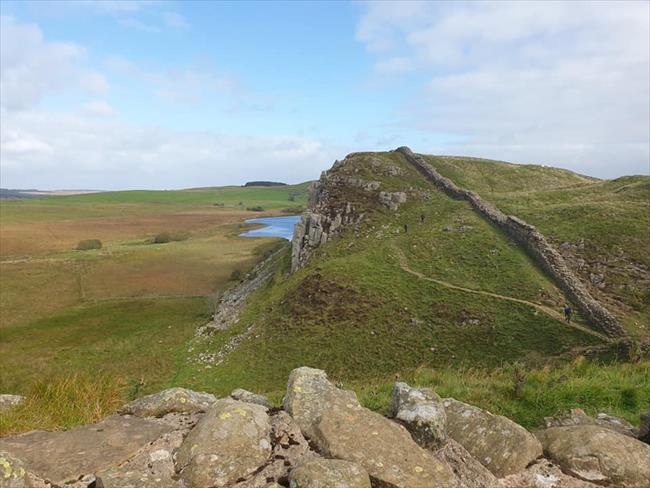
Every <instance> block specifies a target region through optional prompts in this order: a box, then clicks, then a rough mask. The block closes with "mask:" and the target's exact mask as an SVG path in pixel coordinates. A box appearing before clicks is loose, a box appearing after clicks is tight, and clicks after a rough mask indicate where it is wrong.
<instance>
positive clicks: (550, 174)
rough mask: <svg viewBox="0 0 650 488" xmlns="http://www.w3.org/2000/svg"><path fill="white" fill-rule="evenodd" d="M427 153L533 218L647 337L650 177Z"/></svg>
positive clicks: (463, 180) (448, 171) (634, 330)
mask: <svg viewBox="0 0 650 488" xmlns="http://www.w3.org/2000/svg"><path fill="white" fill-rule="evenodd" d="M428 161H429V163H430V164H432V165H433V166H434V167H435V168H436V169H437V170H438V171H439V172H440V173H441V174H443V175H444V176H447V177H448V178H450V179H452V180H453V181H454V182H455V183H457V184H459V185H462V186H464V187H466V188H470V189H472V190H474V191H477V192H478V193H479V194H481V195H482V196H483V197H484V198H486V199H488V200H490V201H492V202H494V203H496V204H497V205H498V206H499V207H500V208H501V209H502V210H503V211H504V212H507V213H510V214H514V215H517V216H518V217H520V218H523V219H524V220H526V221H527V222H529V223H531V224H533V225H535V226H537V227H538V228H539V230H540V231H541V232H542V233H543V234H544V235H546V236H547V237H548V238H550V239H551V241H553V242H554V243H555V244H556V246H557V247H558V248H560V249H561V251H562V252H563V254H564V255H565V257H566V258H567V260H568V263H569V265H570V266H571V267H572V268H573V269H574V271H575V272H577V273H578V274H579V275H580V276H581V277H582V279H583V281H584V282H585V283H587V284H589V285H590V291H591V292H592V293H593V294H594V295H595V296H597V297H598V299H600V300H602V301H603V302H604V303H605V304H606V305H607V307H608V308H610V309H612V311H613V312H615V313H616V314H617V316H618V317H619V319H620V320H622V321H623V322H624V324H625V325H626V326H627V328H628V331H629V332H630V333H631V334H633V335H636V336H641V337H646V338H648V337H650V251H649V249H650V177H648V176H626V177H622V178H618V179H615V180H606V181H603V180H595V179H591V178H586V177H583V176H580V175H577V174H575V173H572V172H570V171H566V170H561V169H556V168H549V167H543V166H535V165H522V166H518V165H511V164H508V163H502V162H498V161H489V160H481V159H474V158H448V157H436V156H429V157H428ZM592 275H593V276H592ZM598 275H600V276H602V281H601V280H600V278H599V276H598ZM592 280H593V281H592Z"/></svg>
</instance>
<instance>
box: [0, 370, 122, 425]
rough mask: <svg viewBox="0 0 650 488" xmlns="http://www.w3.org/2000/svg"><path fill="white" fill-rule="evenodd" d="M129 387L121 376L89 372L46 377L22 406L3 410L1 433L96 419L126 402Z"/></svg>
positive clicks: (0, 418) (31, 390)
mask: <svg viewBox="0 0 650 488" xmlns="http://www.w3.org/2000/svg"><path fill="white" fill-rule="evenodd" d="M125 386H126V384H125V382H124V381H123V380H122V379H120V378H118V377H115V376H110V375H106V374H100V375H97V374H91V373H89V372H84V373H76V374H74V375H71V376H58V377H50V378H46V379H42V380H40V381H37V382H35V383H34V384H32V386H31V387H30V388H29V390H28V391H27V394H26V400H25V402H24V403H23V404H22V405H20V406H18V407H16V408H13V409H11V410H9V411H7V412H4V413H0V436H2V435H7V434H11V433H15V432H25V431H29V430H36V429H38V430H62V429H67V428H70V427H73V426H75V425H79V424H89V423H93V422H96V421H98V420H100V419H101V418H103V417H106V416H107V415H110V414H111V413H113V412H115V411H116V410H117V408H118V407H120V406H121V405H122V404H124V403H125V400H126V388H125Z"/></svg>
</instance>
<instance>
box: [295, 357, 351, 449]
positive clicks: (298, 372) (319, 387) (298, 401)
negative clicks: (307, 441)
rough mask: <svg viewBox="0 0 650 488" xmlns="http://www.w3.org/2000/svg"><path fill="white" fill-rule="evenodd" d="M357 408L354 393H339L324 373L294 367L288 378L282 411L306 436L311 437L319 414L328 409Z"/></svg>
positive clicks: (318, 419) (317, 370) (319, 416)
mask: <svg viewBox="0 0 650 488" xmlns="http://www.w3.org/2000/svg"><path fill="white" fill-rule="evenodd" d="M348 405H350V406H357V405H359V401H358V400H357V396H356V395H355V394H354V392H351V391H345V390H340V389H338V388H336V387H335V386H334V385H333V384H332V383H330V382H329V380H328V379H327V374H326V373H325V371H323V370H320V369H314V368H307V367H302V368H297V369H294V370H293V371H292V372H291V374H290V375H289V382H288V384H287V394H286V396H285V397H284V409H285V411H286V412H287V413H288V414H289V415H291V416H292V417H293V419H294V420H295V421H296V423H297V424H298V426H299V427H300V429H301V430H302V432H303V433H304V434H305V435H306V436H307V437H310V438H311V437H314V435H315V433H316V432H315V427H316V425H317V424H318V422H319V421H320V418H321V415H322V414H323V413H324V412H326V411H329V410H340V409H342V408H345V407H347V406H348Z"/></svg>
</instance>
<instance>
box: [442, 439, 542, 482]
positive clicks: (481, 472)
mask: <svg viewBox="0 0 650 488" xmlns="http://www.w3.org/2000/svg"><path fill="white" fill-rule="evenodd" d="M436 457H437V458H438V459H440V460H442V461H444V462H446V463H447V464H449V466H450V467H451V469H452V471H453V472H454V474H455V475H456V477H457V478H458V483H459V488H494V487H496V486H498V484H497V481H498V480H497V477H496V476H494V475H493V474H492V472H491V471H490V470H489V469H487V468H486V467H485V466H483V465H482V464H481V463H479V462H478V461H477V460H476V459H474V458H473V457H472V456H471V455H470V453H469V452H467V449H465V448H464V447H463V446H461V445H460V444H459V443H458V442H456V441H455V440H453V439H448V440H447V442H445V445H444V446H443V447H442V449H440V450H439V451H438V452H437V453H436ZM545 488H546V487H545Z"/></svg>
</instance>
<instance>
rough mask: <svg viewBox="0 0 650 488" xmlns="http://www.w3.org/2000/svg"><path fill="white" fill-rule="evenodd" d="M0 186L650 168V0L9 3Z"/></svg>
mask: <svg viewBox="0 0 650 488" xmlns="http://www.w3.org/2000/svg"><path fill="white" fill-rule="evenodd" d="M0 14H1V25H0V35H1V39H0V48H1V57H0V61H1V69H0V177H1V185H2V187H5V188H38V189H48V190H53V189H105V190H111V189H132V188H168V189H172V188H189V187H202V186H218V185H227V184H243V183H245V182H246V181H250V180H265V179H268V180H274V181H284V182H287V183H296V182H301V181H305V180H311V179H317V178H318V177H319V175H320V173H321V171H324V170H326V169H328V168H329V167H330V166H331V165H332V163H333V162H334V161H335V160H336V159H342V158H343V157H345V155H346V154H348V153H350V152H354V151H384V150H390V149H394V148H396V147H398V146H402V145H407V146H409V147H411V149H413V150H414V151H416V152H421V153H427V154H453V155H465V156H480V157H485V158H491V159H500V160H506V161H511V162H517V163H535V164H546V165H550V166H558V167H563V168H568V169H571V170H573V171H577V172H579V173H583V174H588V175H592V176H596V177H601V178H615V177H618V176H622V175H625V174H649V173H650V2H648V1H631V2H624V1H615V2H604V1H599V2H587V1H580V2H578V1H575V2H561V1H555V2H534V1H527V2H523V1H522V2H519V1H515V2H508V1H497V2H467V3H465V2H444V1H438V2H407V1H399V2H388V1H386V2H342V1H341V2H322V3H321V2H270V1H264V2H243V1H241V2H233V3H228V2H208V1H199V2H192V1H182V2H180V1H179V2H174V1H136V0H132V1H116V0H102V1H84V0H76V1H58V0H49V1H47V2H36V1H20V2H12V1H8V0H3V1H2V2H1V3H0Z"/></svg>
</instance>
